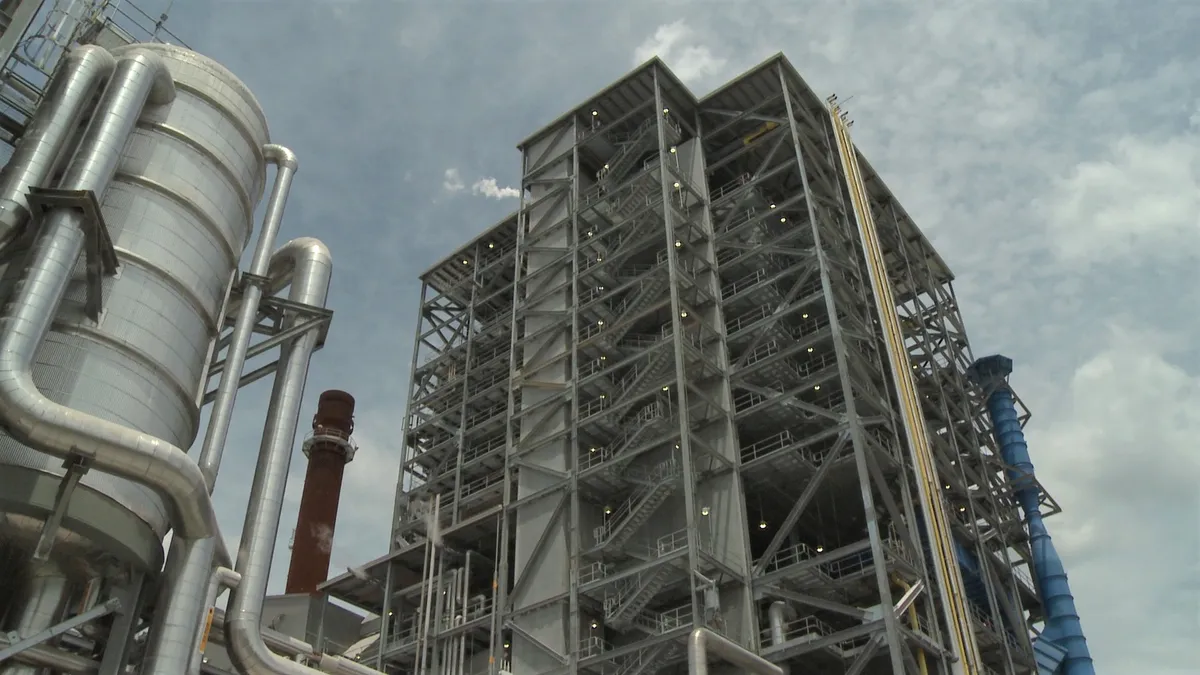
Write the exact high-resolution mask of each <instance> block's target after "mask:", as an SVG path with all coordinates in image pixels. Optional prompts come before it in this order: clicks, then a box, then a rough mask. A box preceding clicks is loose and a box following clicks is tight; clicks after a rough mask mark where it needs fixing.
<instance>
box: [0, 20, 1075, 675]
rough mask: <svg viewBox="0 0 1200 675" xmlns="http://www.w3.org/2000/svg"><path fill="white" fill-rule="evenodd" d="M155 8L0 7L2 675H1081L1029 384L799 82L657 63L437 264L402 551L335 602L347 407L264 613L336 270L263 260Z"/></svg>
mask: <svg viewBox="0 0 1200 675" xmlns="http://www.w3.org/2000/svg"><path fill="white" fill-rule="evenodd" d="M136 12H137V10H136V8H135V7H134V6H132V5H131V4H129V3H127V2H117V1H116V0H111V1H110V0H59V1H54V2H45V3H43V2H35V1H30V0H0V30H2V32H0V61H2V62H3V63H4V66H3V68H2V69H0V140H2V141H3V142H4V143H5V144H6V145H7V146H8V147H9V148H10V152H9V153H8V154H7V156H5V157H4V160H5V163H4V167H3V170H2V171H0V270H2V271H0V432H2V433H0V675H35V674H40V673H50V672H54V673H57V672H62V673H72V674H74V675H91V674H93V673H98V674H99V675H126V674H127V673H134V672H136V673H141V674H143V675H165V674H171V675H182V674H183V673H188V674H189V675H192V674H194V673H201V672H204V673H210V674H217V675H221V674H224V673H229V672H237V673H242V674H245V675H266V674H276V675H306V674H312V673H316V672H318V671H319V672H325V673H331V674H333V675H379V673H381V672H386V673H394V674H396V675H410V674H420V675H480V674H483V673H487V674H488V675H498V674H499V673H501V672H507V673H516V674H518V675H550V674H552V673H577V672H587V673H597V674H599V675H640V674H650V673H671V672H680V671H683V670H684V669H686V670H687V671H688V672H689V673H690V674H691V675H706V673H707V672H708V660H709V658H710V657H713V658H715V659H718V660H723V661H725V662H728V663H730V664H733V665H734V666H735V667H737V668H739V669H740V670H741V671H743V672H753V673H762V674H764V675H768V674H769V675H780V674H782V673H784V672H790V673H794V674H795V675H799V674H800V673H814V674H825V673H920V674H921V675H926V674H927V673H954V674H958V673H964V674H968V675H977V674H978V675H982V674H986V673H1005V674H1006V675H1015V674H1017V673H1032V672H1037V673H1039V674H1040V675H1045V674H1048V673H1063V674H1064V675H1090V673H1091V672H1092V670H1091V659H1090V657H1089V655H1088V651H1087V645H1086V642H1085V640H1084V638H1083V634H1082V631H1081V629H1080V624H1079V619H1078V617H1077V616H1076V614H1075V610H1074V604H1073V600H1072V598H1071V595H1070V589H1069V587H1068V586H1067V582H1066V575H1065V573H1064V571H1063V569H1062V565H1061V562H1059V561H1058V558H1057V556H1056V555H1055V553H1054V548H1053V545H1052V543H1051V542H1050V538H1049V535H1048V533H1047V531H1046V529H1045V526H1044V523H1043V518H1044V517H1045V516H1047V515H1050V514H1052V513H1053V512H1054V511H1056V510H1057V508H1056V506H1055V505H1054V502H1053V500H1051V499H1050V498H1049V497H1048V496H1047V495H1046V493H1045V491H1044V490H1043V489H1042V488H1041V486H1040V485H1039V483H1038V482H1037V480H1036V479H1035V477H1034V475H1033V465H1032V463H1031V461H1030V456H1029V453H1028V449H1027V448H1026V445H1025V442H1024V436H1023V432H1022V425H1023V422H1024V419H1025V416H1024V413H1023V412H1022V409H1021V408H1020V405H1019V401H1018V400H1017V399H1016V398H1015V395H1014V394H1013V393H1012V391H1011V390H1010V389H1009V388H1008V385H1007V376H1008V374H1009V371H1010V370H1011V363H1010V362H1009V361H1008V360H1007V359H1005V358H1003V357H989V358H986V359H982V360H980V361H976V362H973V361H972V357H971V355H970V350H969V347H968V344H967V339H966V335H965V332H964V329H963V326H962V321H961V317H960V315H959V312H958V309H957V305H956V300H955V297H954V293H953V291H952V289H951V274H950V272H949V270H948V268H947V267H946V265H945V264H944V263H943V262H942V261H941V259H940V258H939V257H938V256H937V254H936V253H935V252H934V251H933V250H932V248H931V246H930V245H929V243H928V242H927V241H926V240H925V239H924V237H923V236H922V235H921V233H920V231H919V230H918V229H917V227H916V226H915V225H914V224H913V223H912V222H911V221H910V220H909V218H908V216H907V215H906V214H905V213H904V211H903V209H901V208H900V206H899V205H898V204H897V203H896V201H895V199H894V198H893V197H892V196H891V194H890V193H889V192H888V190H887V188H886V187H885V186H884V185H883V183H882V181H881V180H880V179H879V177H878V176H877V175H876V174H875V172H874V171H873V170H872V169H871V168H870V166H869V165H868V164H867V163H866V161H865V160H864V159H863V158H862V157H861V156H859V155H858V154H857V152H856V151H855V150H854V146H853V145H852V143H851V142H850V138H849V134H848V131H847V129H848V126H849V123H848V122H847V120H846V119H845V114H844V113H843V112H842V111H841V110H840V109H839V107H838V105H837V103H836V100H833V99H831V100H822V99H819V98H818V97H816V96H815V95H814V94H813V93H812V92H811V91H810V90H809V89H808V87H807V86H806V85H805V84H804V82H803V80H802V79H801V78H800V76H799V75H798V74H797V73H796V72H795V70H794V69H793V68H792V67H791V65H789V64H788V62H787V61H786V60H785V59H783V58H782V57H776V58H773V59H771V60H769V61H767V62H766V63H764V64H762V65H761V66H759V67H757V68H755V69H753V70H752V71H750V72H749V73H747V74H745V75H743V76H742V77H740V78H738V79H737V80H735V81H734V82H732V83H730V84H729V85H726V86H725V87H722V88H721V89H719V90H718V91H716V92H714V93H712V94H710V95H708V96H707V97H705V98H703V99H697V98H695V97H694V96H693V95H692V94H691V93H690V92H689V91H688V90H687V89H686V88H685V87H684V86H683V85H682V84H681V83H680V82H679V81H678V80H677V79H676V78H675V77H674V76H673V75H672V74H671V72H670V71H669V70H668V69H667V68H666V66H664V65H663V64H662V63H661V62H660V61H658V60H657V59H655V60H652V61H650V62H649V63H647V64H645V65H644V66H643V67H641V68H638V69H637V70H636V71H635V72H633V73H632V74H630V75H629V76H627V77H626V78H624V79H622V80H621V81H620V82H618V83H617V84H615V85H613V86H612V87H609V88H608V89H606V90H604V91H603V92H601V93H599V94H597V95H596V96H594V97H592V99H591V100H589V101H588V102H587V103H586V104H585V105H584V106H581V107H579V108H577V109H575V110H573V111H571V112H570V113H568V114H567V115H565V116H563V117H562V118H560V119H559V120H557V121H555V122H554V123H552V124H551V125H550V126H549V127H547V128H546V129H544V130H542V131H540V132H538V133H537V134H535V135H534V136H532V137H531V138H529V139H527V140H526V141H525V142H523V143H522V144H521V146H520V149H521V152H522V156H523V164H522V176H523V178H522V194H523V196H522V204H521V208H520V209H519V211H518V212H517V213H516V214H514V215H513V216H512V217H510V218H508V219H505V220H504V221H503V222H502V223H500V224H498V225H496V226H495V227H492V228H490V229H489V230H488V231H487V232H485V233H484V234H483V235H481V236H480V237H478V238H477V239H476V240H475V241H472V242H470V243H469V244H467V245H466V246H464V247H463V248H462V249H461V250H460V251H458V252H457V253H455V254H454V255H453V256H451V257H450V258H448V259H446V260H445V261H443V262H442V263H440V264H438V265H437V266H435V267H434V268H433V269H431V270H430V271H428V272H427V273H426V274H425V275H423V277H422V279H423V282H424V291H423V295H422V298H421V302H420V315H419V316H420V321H419V324H420V328H419V331H418V334H417V339H416V347H415V350H414V354H413V367H412V390H411V395H410V400H409V401H408V415H407V418H406V427H405V434H404V437H403V439H402V441H401V442H400V443H399V445H401V446H402V447H403V450H402V457H401V480H400V486H399V487H400V489H399V491H398V495H397V501H396V508H395V517H394V527H393V532H392V538H391V546H390V553H389V554H388V555H386V556H385V557H383V558H381V559H379V560H377V561H374V562H372V563H369V564H367V565H365V566H363V567H361V568H356V569H354V570H352V571H351V572H349V573H347V574H345V575H342V576H340V577H338V578H336V579H332V580H329V581H324V579H325V577H326V575H327V573H328V565H329V550H330V542H331V538H332V536H333V529H334V525H335V519H336V516H337V500H338V492H339V491H340V483H341V475H342V469H343V466H344V465H345V463H346V462H348V461H350V460H351V459H352V458H353V456H354V452H355V449H356V448H355V445H354V442H353V440H352V437H351V434H352V433H353V410H354V400H353V397H351V396H350V395H349V394H346V393H345V392H340V391H331V392H326V393H325V394H323V395H322V396H321V399H320V401H319V404H318V407H317V414H316V416H315V417H314V419H313V424H312V433H311V434H310V435H309V437H308V438H307V439H306V440H305V441H304V443H303V449H304V452H305V454H306V455H307V456H308V458H309V467H308V481H307V482H306V486H305V494H304V497H303V500H302V507H301V513H300V519H301V520H300V523H299V524H298V527H297V531H296V535H295V540H294V543H293V560H292V565H291V568H290V572H289V579H288V584H287V590H288V593H286V594H284V595H282V596H273V597H267V582H268V575H269V568H270V564H271V560H272V556H273V555H274V554H275V551H274V548H275V540H276V536H277V533H278V531H279V526H280V513H281V509H282V500H283V495H284V490H285V486H286V482H287V477H288V473H289V470H290V462H291V457H292V454H293V450H294V447H295V435H296V426H297V423H298V420H299V415H300V412H301V408H302V405H301V399H302V394H303V389H304V385H305V379H306V376H307V370H308V364H309V359H310V358H311V356H312V354H313V352H314V351H315V350H317V349H318V348H320V346H321V345H322V344H323V342H324V339H325V334H326V332H327V329H328V326H329V323H330V319H331V316H332V314H331V312H330V311H329V310H328V309H326V307H325V302H326V294H327V291H328V286H329V281H330V275H331V272H332V262H331V258H330V254H329V251H328V249H327V248H326V247H325V245H324V244H322V243H321V242H320V241H317V240H315V239H309V238H302V239H295V240H293V241H291V242H289V243H287V244H284V245H282V246H280V247H276V245H275V239H276V238H277V235H278V234H279V231H280V228H281V225H282V219H283V214H284V207H285V204H286V202H287V198H288V194H289V191H290V188H291V182H292V178H293V176H294V174H295V172H296V170H297V167H298V164H297V160H296V157H295V155H294V154H293V153H292V152H291V151H290V150H288V149H287V148H285V147H283V146H280V145H276V144H273V143H271V142H270V136H269V133H268V125H267V121H266V116H265V115H264V113H263V111H262V109H261V107H260V106H259V104H258V102H257V101H256V99H255V97H254V96H253V94H252V93H251V92H250V91H249V90H248V89H247V87H246V86H245V85H244V84H242V82H241V81H239V80H238V79H237V78H236V77H235V76H234V75H233V74H231V73H230V72H229V71H228V70H226V69H225V68H223V67H222V66H221V65H219V64H218V63H216V62H215V61H213V60H211V59H209V58H206V57H204V56H201V55H199V54H197V53H195V52H193V51H191V50H189V49H187V48H186V47H184V46H182V45H180V44H178V43H179V41H178V40H177V39H175V38H174V36H171V35H170V34H169V33H166V32H165V31H164V30H163V29H162V20H161V19H152V18H151V17H148V16H140V17H139V16H138V15H137V13H136ZM164 18H165V17H164ZM167 42H171V43H175V44H167ZM268 165H272V166H273V167H274V171H273V174H272V175H273V179H272V181H271V187H270V190H269V196H267V198H266V204H265V213H264V216H263V221H262V225H261V229H260V230H259V231H258V232H257V234H256V233H255V232H254V224H255V223H254V220H255V211H256V207H257V205H258V204H259V202H260V201H261V200H262V198H263V196H264V191H265V190H266V188H267V183H268ZM251 240H254V241H255V244H254V249H253V255H252V256H251V258H250V261H249V264H248V265H247V266H246V268H245V269H240V267H241V265H240V260H241V256H242V253H243V251H244V249H245V248H246V247H247V246H248V245H249V243H250V241H251ZM256 336H257V337H256ZM276 349H277V350H278V358H277V359H275V360H274V361H272V362H271V363H269V364H267V365H263V366H262V367H259V368H255V369H253V370H250V371H249V372H245V371H246V369H247V361H248V360H250V359H256V358H258V357H261V356H264V355H266V354H268V353H270V352H271V351H272V350H276ZM268 377H269V378H272V379H273V389H272V393H271V398H270V404H269V407H268V411H267V416H266V419H265V420H264V422H263V424H264V429H263V437H262V444H261V447H260V449H259V453H258V464H257V467H256V470H255V474H254V478H253V483H252V489H251V492H250V495H249V498H248V500H247V504H246V512H245V521H244V524H243V528H242V536H241V541H240V543H239V547H238V550H237V551H236V556H235V555H234V552H232V551H227V550H225V547H224V544H223V539H222V538H221V534H220V528H219V525H218V523H217V519H216V516H215V513H214V510H213V504H212V500H211V496H210V495H211V492H212V489H213V486H214V484H215V482H216V480H217V478H218V475H219V468H220V464H221V459H222V455H223V451H224V448H225V444H226V440H227V438H228V434H229V424H230V419H231V416H232V414H233V411H234V407H235V402H236V397H237V393H238V390H239V388H240V387H241V386H243V385H245V384H247V383H249V382H253V381H256V380H259V379H263V378H268ZM214 380H215V384H214V385H213V386H212V387H211V388H210V383H211V382H212V381H214ZM205 405H211V408H210V410H209V415H208V423H207V428H206V429H205V433H204V434H202V435H201V434H199V433H198V432H199V425H200V421H201V410H202V408H203V407H204V406H205ZM197 441H199V442H197ZM193 445H195V446H196V447H194V448H193V447H192V446H193ZM189 448H191V452H190V453H189ZM168 533H171V534H172V535H173V536H172V538H171V542H170V546H169V549H168V550H164V545H163V541H164V537H165V536H166V535H167V534H168ZM323 581H324V582H323ZM322 582H323V583H322ZM226 589H228V590H229V591H230V598H229V601H228V602H227V603H226V604H225V605H224V607H218V606H216V605H217V603H216V600H217V598H218V597H219V596H220V594H221V593H222V592H223V591H224V590H226ZM333 599H340V600H342V601H345V602H349V603H351V604H353V605H356V606H358V607H360V608H363V609H365V610H367V611H368V612H369V613H370V615H369V616H367V617H363V616H362V615H360V614H355V613H354V612H352V611H350V610H348V609H346V608H345V607H343V606H338V605H335V604H332V600H333ZM268 608H269V613H268ZM268 617H270V620H269V621H267V622H264V619H266V618H268Z"/></svg>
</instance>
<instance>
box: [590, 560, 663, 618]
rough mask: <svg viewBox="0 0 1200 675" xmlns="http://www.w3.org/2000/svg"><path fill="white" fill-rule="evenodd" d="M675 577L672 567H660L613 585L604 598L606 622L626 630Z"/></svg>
mask: <svg viewBox="0 0 1200 675" xmlns="http://www.w3.org/2000/svg"><path fill="white" fill-rule="evenodd" d="M673 575H674V568H673V567H672V566H671V565H659V566H657V567H652V568H650V569H648V570H646V571H645V572H642V573H640V574H637V575H635V576H632V577H630V578H628V579H622V580H621V581H618V582H617V583H615V584H613V587H612V592H611V593H606V594H605V596H604V621H605V623H606V624H608V625H609V626H612V627H613V628H616V629H617V630H625V629H626V628H628V627H629V626H630V625H631V624H632V623H633V621H634V620H635V619H636V618H637V617H638V615H640V614H641V612H642V610H643V609H645V608H646V605H648V604H650V601H651V600H652V599H654V596H656V595H658V593H659V591H661V590H662V589H663V587H664V586H666V585H667V582H668V581H670V580H671V577H672V576H673Z"/></svg>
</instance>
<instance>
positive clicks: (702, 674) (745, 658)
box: [687, 628, 784, 675]
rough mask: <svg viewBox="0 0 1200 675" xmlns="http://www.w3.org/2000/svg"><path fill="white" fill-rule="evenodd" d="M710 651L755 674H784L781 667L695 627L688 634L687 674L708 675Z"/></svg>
mask: <svg viewBox="0 0 1200 675" xmlns="http://www.w3.org/2000/svg"><path fill="white" fill-rule="evenodd" d="M710 651H711V652H712V653H714V654H716V655H717V656H720V657H721V658H723V659H725V660H726V661H728V662H729V663H730V664H732V665H735V666H737V667H739V668H741V669H743V670H745V671H747V672H750V673H755V674H756V675H784V671H783V668H781V667H779V666H777V665H775V664H774V663H771V662H770V661H768V660H766V659H764V658H763V657H761V656H759V655H757V654H755V653H754V652H751V651H750V650H748V649H746V648H745V647H742V646H741V645H739V644H737V643H736V642H733V641H731V640H729V639H728V638H725V637H722V636H720V635H718V634H716V633H714V632H712V631H711V630H709V629H707V628H697V629H696V630H693V631H692V632H691V635H689V636H688V655H687V660H688V673H689V675H708V653H709V652H710Z"/></svg>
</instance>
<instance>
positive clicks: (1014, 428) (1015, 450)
mask: <svg viewBox="0 0 1200 675" xmlns="http://www.w3.org/2000/svg"><path fill="white" fill-rule="evenodd" d="M1011 373H1012V359H1010V358H1008V357H1006V356H1000V355H998V354H997V355H995V356H986V357H984V358H981V359H979V360H978V361H976V362H975V363H974V364H973V365H972V366H971V369H970V372H969V373H968V375H969V376H970V377H971V379H973V380H974V381H975V382H976V383H978V384H979V385H980V386H981V387H982V388H983V390H984V391H985V392H987V393H988V394H987V410H988V415H989V416H990V417H991V419H992V433H993V434H995V436H996V443H997V444H998V445H999V446H1000V455H1001V457H1002V458H1003V459H1004V463H1005V464H1007V465H1008V466H1009V467H1011V468H1010V469H1009V471H1008V478H1009V482H1010V483H1011V484H1012V488H1013V496H1014V497H1015V498H1016V500H1017V503H1018V504H1020V506H1021V511H1023V512H1024V514H1025V525H1026V528H1027V529H1028V530H1029V540H1030V548H1031V549H1032V552H1033V571H1034V574H1035V575H1036V577H1037V585H1038V592H1039V593H1040V594H1041V596H1042V606H1043V608H1044V610H1045V616H1046V620H1045V630H1043V631H1042V634H1041V636H1040V637H1039V638H1038V642H1047V643H1052V644H1053V646H1054V647H1058V649H1054V648H1053V647H1052V645H1050V644H1047V645H1043V647H1051V648H1050V649H1036V648H1037V645H1035V651H1038V652H1039V654H1044V653H1058V654H1062V655H1063V656H1062V660H1061V662H1060V663H1059V664H1057V668H1056V667H1055V666H1054V664H1046V665H1047V666H1049V668H1048V669H1047V671H1045V672H1050V673H1061V675H1095V674H1096V669H1095V666H1094V665H1093V664H1092V656H1091V653H1090V652H1089V651H1088V646H1087V638H1085V637H1084V635H1083V626H1082V625H1081V624H1080V622H1079V613H1078V611H1076V609H1075V596H1073V595H1072V594H1071V586H1070V584H1069V583H1068V582H1067V571H1066V569H1065V568H1064V567H1063V563H1062V559H1061V558H1059V556H1058V551H1056V550H1055V548H1054V542H1053V541H1051V540H1050V533H1049V532H1048V531H1047V530H1046V525H1045V523H1044V522H1043V520H1042V511H1041V507H1040V506H1039V503H1038V496H1039V495H1038V488H1037V483H1036V482H1035V480H1034V477H1033V476H1034V473H1033V462H1032V461H1031V460H1030V459H1029V445H1028V444H1027V443H1026V442H1025V432H1024V431H1023V430H1022V429H1021V422H1020V420H1019V419H1018V416H1017V406H1016V401H1015V399H1014V398H1013V394H1012V391H1011V390H1010V389H1009V388H1008V383H1007V378H1008V376H1009V374H1011ZM1039 671H1041V668H1039Z"/></svg>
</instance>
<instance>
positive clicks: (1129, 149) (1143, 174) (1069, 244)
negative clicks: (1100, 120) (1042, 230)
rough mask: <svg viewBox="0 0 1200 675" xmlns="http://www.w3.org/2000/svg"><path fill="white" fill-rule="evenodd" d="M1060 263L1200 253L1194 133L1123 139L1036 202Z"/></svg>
mask: <svg viewBox="0 0 1200 675" xmlns="http://www.w3.org/2000/svg"><path fill="white" fill-rule="evenodd" d="M1043 213H1044V217H1045V218H1046V219H1047V223H1048V227H1049V230H1050V237H1051V243H1052V246H1053V249H1054V252H1055V253H1056V254H1057V255H1058V257H1059V258H1061V259H1063V260H1065V261H1067V262H1086V263H1104V262H1109V261H1111V260H1114V259H1118V258H1126V259H1130V258H1131V257H1132V258H1134V259H1135V260H1136V261H1138V262H1141V261H1145V260H1147V259H1161V258H1178V257H1180V256H1186V255H1194V254H1195V253H1196V251H1197V250H1198V249H1200V245H1198V244H1200V134H1197V133H1192V132H1188V133H1184V134H1180V135H1178V136H1171V137H1166V138H1147V137H1141V136H1134V135H1127V136H1123V137H1121V138H1120V139H1118V140H1117V141H1115V142H1113V143H1112V144H1110V146H1109V148H1108V149H1107V150H1106V152H1105V153H1104V156H1103V157H1101V158H1098V159H1090V160H1085V161H1083V162H1080V163H1079V164H1077V165H1076V166H1075V167H1074V168H1073V169H1072V170H1071V171H1070V172H1069V173H1068V174H1067V175H1066V176H1064V177H1063V178H1061V179H1059V180H1058V181H1056V183H1055V185H1054V187H1053V191H1052V192H1051V194H1050V195H1049V197H1048V199H1046V200H1045V202H1044V204H1043Z"/></svg>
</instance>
